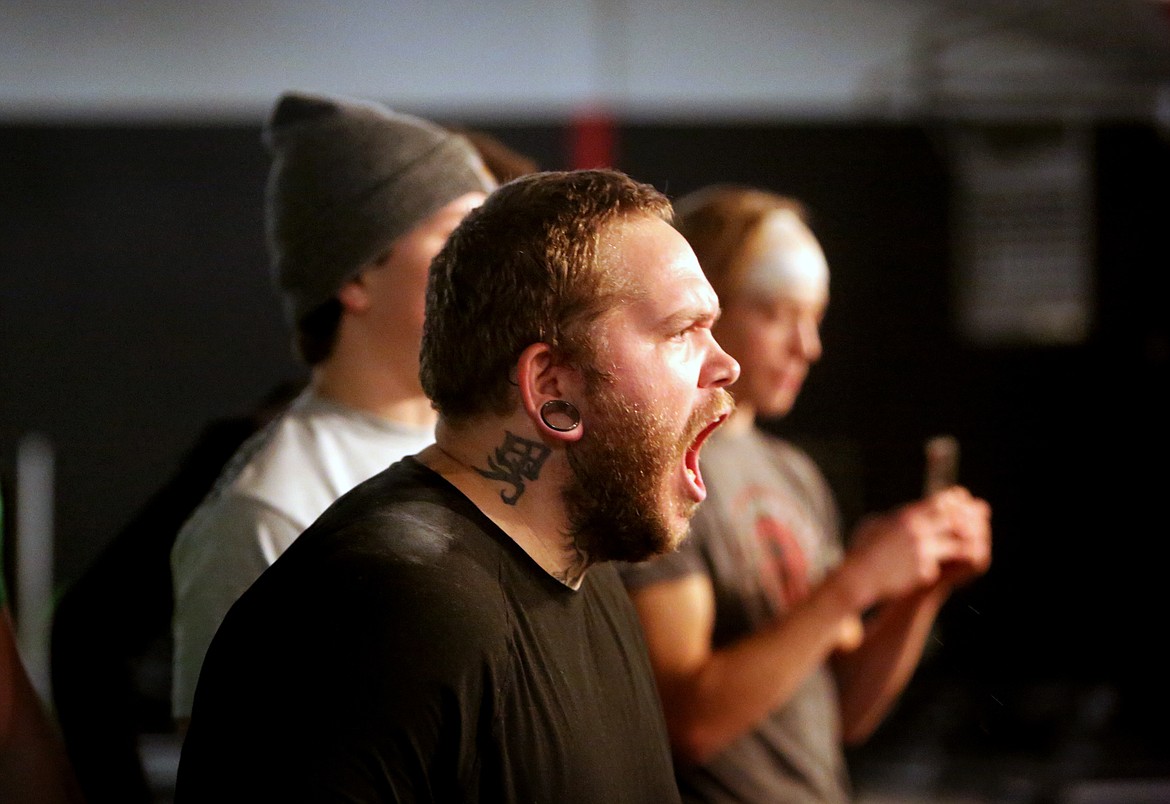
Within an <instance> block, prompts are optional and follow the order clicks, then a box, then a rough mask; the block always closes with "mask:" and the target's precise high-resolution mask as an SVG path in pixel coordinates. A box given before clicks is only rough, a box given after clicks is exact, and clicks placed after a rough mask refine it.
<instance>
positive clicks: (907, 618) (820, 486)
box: [623, 185, 991, 804]
mask: <svg viewBox="0 0 1170 804" xmlns="http://www.w3.org/2000/svg"><path fill="white" fill-rule="evenodd" d="M675 209H676V215H677V217H676V226H677V227H678V229H679V231H680V232H681V233H682V234H683V235H684V236H685V237H686V238H687V240H688V242H689V243H690V244H691V247H692V248H693V249H694V250H695V253H696V255H697V256H698V258H699V263H700V265H701V266H702V268H703V270H704V272H705V274H706V275H707V278H708V280H709V281H710V282H711V285H712V287H713V288H714V289H715V291H716V293H717V294H718V295H719V299H720V302H721V305H722V307H723V316H722V318H721V319H720V320H719V322H718V323H717V325H716V327H715V334H716V337H717V339H718V340H719V342H720V343H721V344H722V345H723V346H724V347H725V348H726V349H727V350H728V352H729V353H730V354H731V355H732V356H733V357H735V358H736V359H737V360H738V361H739V363H740V366H741V369H742V371H741V375H740V379H739V381H738V382H737V384H736V385H735V386H734V387H733V388H732V389H731V390H732V394H733V396H734V397H735V400H736V411H735V413H734V414H733V416H732V418H731V420H730V421H729V422H728V423H727V424H726V425H725V426H724V427H722V428H721V429H720V431H719V432H717V433H716V434H715V435H714V436H713V437H712V438H711V440H710V442H709V443H708V445H707V447H706V449H705V451H704V475H705V477H706V482H707V486H708V491H709V496H708V499H707V501H706V502H705V503H704V504H703V506H702V507H701V508H700V510H699V512H698V514H697V515H696V517H695V519H694V521H693V523H692V527H691V535H690V536H689V537H688V538H687V540H686V541H685V542H684V543H683V545H682V547H681V549H680V550H679V551H678V552H676V553H674V554H671V555H667V556H664V557H662V558H659V559H655V560H652V561H650V562H647V563H645V564H640V565H628V566H626V567H624V569H623V573H624V575H623V577H624V580H625V582H626V584H627V587H628V589H629V591H630V594H631V595H632V598H633V601H634V604H635V607H636V609H637V610H638V613H639V615H640V618H641V621H642V624H643V628H644V631H645V633H646V638H647V643H648V647H649V651H650V657H651V663H652V665H653V667H654V671H655V675H656V677H657V682H658V688H659V691H660V694H661V696H662V700H663V708H664V710H665V713H666V720H667V724H668V727H669V732H670V738H671V743H672V746H673V748H674V751H675V755H676V760H677V770H678V777H679V784H680V790H681V793H682V795H683V799H684V800H685V801H722V802H732V801H734V802H769V804H775V802H801V804H804V803H805V802H845V801H849V800H850V799H851V797H852V791H851V787H850V780H849V774H848V769H847V767H846V764H845V757H844V751H843V747H844V745H845V744H847V743H857V742H859V741H861V740H864V739H865V738H866V737H868V736H869V735H870V734H871V733H872V732H873V730H874V729H875V728H876V727H877V725H878V724H879V723H880V722H881V720H882V719H883V717H884V716H885V715H886V713H887V712H888V711H889V709H890V707H891V705H892V704H893V702H894V701H895V699H896V698H897V696H898V694H899V693H900V692H901V690H902V689H903V687H904V686H905V684H906V682H907V681H908V679H909V678H910V676H911V673H912V672H913V670H914V668H915V666H916V665H917V664H918V662H919V660H920V657H921V654H922V649H923V644H924V641H925V639H926V637H927V636H928V633H929V630H930V628H931V624H932V623H933V622H934V619H935V616H936V615H937V613H938V611H939V609H940V607H941V606H942V605H943V603H944V602H945V601H946V600H947V597H948V595H949V594H950V593H951V591H952V590H953V589H954V588H955V587H956V585H958V584H960V583H963V582H965V581H967V580H969V579H971V578H972V577H974V576H976V575H978V574H980V573H982V572H983V571H984V570H986V569H987V567H988V564H989V561H990V533H991V531H990V520H989V517H990V510H989V507H988V505H987V504H986V503H985V502H984V501H982V500H979V499H976V498H974V497H972V496H971V494H970V493H968V491H967V490H966V489H963V488H960V487H952V488H947V489H945V490H943V491H941V492H938V493H936V494H934V495H932V496H929V497H927V498H925V499H922V500H918V501H916V502H912V503H909V504H907V505H905V506H903V507H901V508H899V509H898V510H895V511H892V512H889V513H884V514H879V515H872V516H870V517H868V518H866V519H865V520H863V522H862V523H861V524H860V526H859V527H858V528H857V530H856V532H855V533H853V534H852V537H851V538H850V539H849V540H848V542H844V541H843V539H842V534H841V533H840V522H839V515H838V512H837V506H836V503H835V501H834V498H833V495H832V493H831V491H830V488H829V485H828V483H827V482H826V480H825V478H824V477H823V475H822V473H821V472H820V470H819V469H818V468H817V466H816V465H815V464H814V463H813V461H812V460H811V459H810V458H809V456H808V455H807V454H805V453H804V452H802V451H801V450H799V449H798V448H797V447H795V446H794V445H793V444H791V443H788V442H786V441H783V440H781V439H779V438H776V437H774V436H771V435H768V434H766V433H765V432H764V431H763V430H762V429H760V428H759V427H758V426H757V421H758V420H759V419H762V418H770V417H778V416H783V415H784V414H786V413H788V412H789V411H790V410H791V408H792V406H793V404H795V402H796V398H797V395H798V394H799V392H800V389H801V385H802V383H803V381H804V379H805V376H806V374H807V372H808V370H809V367H810V366H811V365H812V364H813V363H815V362H816V361H817V359H819V358H820V356H821V341H820V324H821V319H822V317H823V316H824V313H825V308H826V306H827V304H828V301H829V271H828V264H827V262H826V260H825V256H824V253H823V251H822V250H821V247H820V244H819V243H818V242H817V239H816V237H815V236H814V235H813V233H812V231H811V230H810V229H809V227H808V225H807V223H806V221H805V215H804V211H803V209H802V206H801V205H800V203H798V202H797V201H795V200H793V199H790V198H785V197H782V196H778V195H776V194H774V193H770V192H766V191H763V190H760V189H756V188H751V187H741V186H723V185H718V186H712V187H707V188H704V189H701V190H699V191H696V192H695V193H692V194H690V195H688V196H685V197H683V198H680V199H678V200H677V201H676V202H675ZM846 543H847V544H848V545H849V547H848V549H846V548H845V546H844V545H845V544H846Z"/></svg>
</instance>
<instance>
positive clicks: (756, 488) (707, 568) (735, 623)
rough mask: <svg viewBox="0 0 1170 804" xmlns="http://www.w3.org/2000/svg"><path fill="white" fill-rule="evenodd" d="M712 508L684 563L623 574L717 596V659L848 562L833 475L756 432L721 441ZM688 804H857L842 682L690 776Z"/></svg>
mask: <svg viewBox="0 0 1170 804" xmlns="http://www.w3.org/2000/svg"><path fill="white" fill-rule="evenodd" d="M702 471H703V478H704V481H705V483H706V485H707V490H708V498H707V500H706V501H705V502H704V503H703V504H702V505H701V506H699V510H698V512H697V513H696V515H695V518H694V520H693V522H692V524H691V532H690V535H689V536H688V537H687V539H686V540H685V541H684V542H683V544H682V546H681V547H680V548H679V550H678V551H677V552H675V553H671V554H669V555H666V556H662V557H660V558H657V559H653V560H651V561H648V562H645V563H642V564H627V565H623V566H622V576H623V580H624V581H625V583H626V586H627V587H629V588H636V587H641V586H647V585H650V584H653V583H657V582H662V581H666V580H672V579H676V578H680V577H683V576H686V575H689V574H692V573H703V574H706V575H708V576H709V577H710V579H711V583H712V584H713V586H714V591H715V626H714V634H713V642H714V646H713V647H714V648H716V649H718V648H721V647H724V646H726V645H728V644H731V643H733V642H736V641H738V640H739V639H742V638H743V637H745V636H747V635H749V634H751V633H754V632H755V631H757V630H759V629H760V628H763V627H765V626H767V625H769V624H770V623H772V622H774V621H775V620H776V619H777V618H782V617H783V616H784V614H785V612H786V611H788V610H789V609H790V608H791V607H792V606H793V605H794V604H795V603H797V602H798V601H800V600H801V599H802V598H803V597H804V595H806V594H807V593H808V591H809V590H810V589H811V588H812V587H813V586H815V585H816V584H817V583H819V582H820V581H821V579H823V578H824V576H825V573H826V572H827V571H828V570H829V569H830V568H832V567H833V566H834V565H836V564H837V563H838V562H839V561H840V560H841V556H842V546H841V545H842V542H841V526H840V516H839V514H838V511H837V507H836V504H835V501H834V499H833V495H832V492H831V490H830V488H829V485H828V482H827V481H826V480H825V478H824V476H823V474H822V473H821V472H820V470H819V469H818V468H817V467H816V465H815V464H814V463H813V461H812V459H811V458H809V456H808V455H807V454H805V453H804V452H803V451H801V450H800V449H799V448H797V447H796V446H794V445H792V444H790V443H788V442H785V441H782V440H780V439H777V438H774V437H772V436H769V435H766V434H765V433H763V432H762V431H760V430H758V429H757V430H753V431H751V432H750V433H748V434H745V435H738V434H737V435H729V434H727V433H726V432H723V431H717V432H716V433H715V434H714V435H713V436H712V438H711V439H710V441H709V442H708V443H707V445H706V446H705V447H704V448H703V457H702ZM678 774H679V787H680V791H681V793H682V796H683V800H684V801H707V802H715V801H718V802H769V803H770V804H776V803H777V802H800V803H801V804H804V803H805V802H846V801H849V800H850V799H851V796H852V793H851V790H850V784H849V779H848V773H847V769H846V765H845V758H844V752H843V745H842V740H841V726H840V707H839V704H838V699H837V688H836V683H835V680H834V678H833V675H832V672H831V670H830V668H829V667H828V666H827V665H822V666H821V667H820V668H819V669H818V670H817V671H816V672H814V673H813V674H812V675H811V676H810V677H809V678H808V679H806V680H805V682H804V683H803V684H802V685H801V687H800V688H799V690H798V691H797V692H796V694H795V695H794V696H793V698H792V699H791V700H790V701H789V702H788V703H787V704H786V705H785V706H783V707H780V708H778V709H776V710H775V711H773V712H772V713H771V714H770V715H769V716H768V717H767V719H765V720H764V721H763V722H761V723H760V724H759V725H758V727H757V728H755V729H753V730H752V731H751V732H749V733H748V734H746V735H744V736H742V737H740V738H739V739H738V740H736V741H735V742H734V743H732V744H731V745H730V746H728V747H727V748H726V749H724V750H723V751H722V752H721V753H720V754H719V755H718V756H716V757H715V758H714V759H713V760H711V761H710V762H708V763H707V764H706V765H704V766H702V767H692V768H686V767H681V766H680V767H679V769H678Z"/></svg>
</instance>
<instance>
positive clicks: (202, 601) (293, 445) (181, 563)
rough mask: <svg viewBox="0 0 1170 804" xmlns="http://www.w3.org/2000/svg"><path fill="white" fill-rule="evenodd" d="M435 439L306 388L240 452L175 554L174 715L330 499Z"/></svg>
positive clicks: (184, 712)
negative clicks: (245, 606) (244, 603)
mask: <svg viewBox="0 0 1170 804" xmlns="http://www.w3.org/2000/svg"><path fill="white" fill-rule="evenodd" d="M434 440H435V433H434V428H432V427H426V428H417V427H409V426H406V425H402V424H398V423H396V422H392V421H389V420H387V419H383V418H380V417H378V416H374V415H371V414H369V413H364V412H362V411H358V410H354V409H352V408H348V407H345V406H343V405H339V404H337V403H335V402H331V401H329V400H326V399H322V398H321V397H320V396H317V395H316V394H315V393H314V392H313V390H312V389H307V390H306V391H304V392H302V393H301V395H300V396H298V397H297V398H296V399H295V400H294V401H293V402H292V403H291V404H290V406H289V409H288V410H287V411H286V412H285V413H284V414H283V415H282V416H281V417H280V418H278V419H276V420H275V421H273V422H272V423H271V424H269V425H268V427H266V428H265V429H264V430H262V431H260V432H259V433H257V434H256V435H255V436H253V437H252V438H251V439H249V440H248V441H247V442H246V443H245V444H244V445H243V446H242V447H240V449H239V451H238V452H237V453H236V455H235V456H234V457H233V458H232V460H231V462H230V463H229V464H228V466H227V467H226V468H225V469H224V472H223V474H222V475H221V476H220V478H219V480H217V481H216V485H215V487H214V488H213V489H212V491H211V492H210V493H209V494H208V496H207V498H206V499H205V500H204V501H203V502H202V503H201V504H200V505H199V507H198V508H197V509H196V510H195V512H194V513H193V514H192V515H191V516H190V517H189V518H188V520H187V522H186V523H185V524H184V525H183V528H182V529H181V530H180V531H179V535H178V536H177V537H176V539H175V544H174V547H173V548H172V549H171V578H172V583H173V586H174V593H175V613H174V619H173V622H172V635H173V638H174V660H173V664H174V667H173V682H172V684H173V685H172V689H171V709H172V714H173V715H174V716H175V717H176V718H186V717H188V716H189V715H190V714H191V699H192V697H193V696H194V694H195V682H196V680H197V679H198V677H199V669H200V667H201V666H202V664H203V656H204V654H205V653H206V652H207V646H208V645H209V644H210V643H211V638H212V637H213V636H214V635H215V631H216V629H217V628H218V627H219V624H220V623H221V622H222V621H223V618H224V615H225V614H227V611H228V609H229V608H231V606H232V604H233V603H235V602H236V600H237V599H238V598H239V597H240V595H241V594H243V592H244V590H245V589H247V588H248V587H249V586H250V585H251V584H252V582H253V581H255V580H256V578H258V577H259V576H260V573H262V572H263V571H264V570H265V569H267V568H268V566H269V565H270V564H272V562H273V561H275V560H276V558H277V557H278V556H279V555H280V554H281V553H283V552H284V551H285V549H287V548H288V546H289V545H290V544H292V542H293V540H294V539H296V538H297V537H298V536H300V534H301V533H302V532H303V531H304V530H305V528H307V527H308V526H309V525H311V524H312V523H313V521H314V520H315V519H316V518H317V517H318V516H320V514H321V512H322V511H324V510H325V509H326V508H327V507H328V506H329V505H330V504H331V503H332V502H333V501H334V500H336V499H337V498H338V497H340V496H341V495H342V494H344V493H345V492H347V491H349V490H350V489H351V488H353V487H354V486H356V485H357V484H358V483H360V482H362V481H363V480H366V479H368V478H370V477H372V476H374V475H375V474H377V473H378V472H380V471H382V470H383V469H385V468H386V467H387V466H389V465H390V464H392V463H394V462H395V461H397V460H398V459H400V458H402V457H403V456H406V455H413V454H414V453H416V452H418V451H419V450H421V449H423V448H424V447H426V446H427V445H429V444H431V443H432V442H433V441H434Z"/></svg>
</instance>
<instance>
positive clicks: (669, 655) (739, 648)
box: [631, 501, 960, 763]
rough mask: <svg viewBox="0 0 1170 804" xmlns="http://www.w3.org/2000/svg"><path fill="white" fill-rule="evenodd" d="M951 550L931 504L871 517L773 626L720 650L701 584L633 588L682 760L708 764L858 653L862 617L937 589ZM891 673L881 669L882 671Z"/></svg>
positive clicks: (876, 647) (954, 550)
mask: <svg viewBox="0 0 1170 804" xmlns="http://www.w3.org/2000/svg"><path fill="white" fill-rule="evenodd" d="M955 542H956V540H955V539H953V538H951V536H950V522H949V520H948V519H947V518H946V517H945V516H944V514H943V512H942V511H941V510H940V509H939V507H938V506H937V505H935V504H934V503H931V502H927V501H922V502H918V503H912V504H909V505H907V506H903V507H902V508H900V509H898V510H897V511H895V512H892V513H890V514H884V515H881V516H874V517H871V518H870V519H869V520H868V521H867V523H866V525H865V527H864V529H863V531H862V534H861V538H860V539H859V542H858V544H857V546H856V547H855V548H853V549H851V550H850V551H849V552H848V553H847V554H846V556H845V558H844V560H843V561H842V562H841V564H840V565H839V566H838V567H837V568H836V569H834V570H833V571H831V572H830V573H829V575H828V576H826V578H825V579H824V581H822V583H821V584H819V585H818V586H817V587H816V588H815V589H814V590H813V591H812V592H811V593H810V595H809V596H808V597H807V598H806V599H805V600H803V601H802V602H801V603H799V604H798V605H796V606H794V607H793V608H792V609H791V610H789V611H788V612H786V613H785V614H784V615H783V617H781V618H780V619H778V620H777V621H776V622H775V623H773V624H772V625H771V626H770V627H767V628H765V629H762V630H760V631H757V632H756V633H754V634H752V635H750V636H747V637H745V638H743V639H741V640H739V641H737V642H735V643H734V644H731V645H729V646H727V647H725V648H721V649H719V650H715V649H714V648H713V646H712V643H711V638H712V631H713V626H714V619H715V598H714V591H713V589H712V586H711V582H710V580H709V578H708V577H707V576H705V575H703V574H701V573H692V574H690V575H687V576H684V577H682V578H678V579H676V580H671V581H664V582H660V583H656V584H652V585H648V586H643V587H639V588H635V589H633V590H631V598H632V599H633V601H634V606H635V608H636V609H637V611H638V614H639V617H640V618H641V620H642V625H643V631H644V633H645V635H646V642H647V647H648V649H649V652H650V660H651V664H652V666H653V668H654V672H655V675H656V679H657V682H658V687H659V693H660V695H661V696H662V701H663V709H664V711H665V714H666V721H667V727H668V729H669V731H670V737H671V742H672V745H673V747H674V749H675V751H676V754H677V755H678V756H679V758H680V759H682V760H683V761H686V762H693V763H702V762H704V761H706V760H708V759H710V758H711V757H712V756H714V755H715V754H717V753H718V752H719V751H720V750H722V749H723V748H725V747H726V746H727V745H728V744H730V743H731V742H732V741H733V740H735V739H736V738H738V737H739V736H740V735H742V734H744V733H746V732H748V731H749V730H750V729H752V728H753V727H755V725H756V724H758V723H759V722H760V721H761V720H762V719H763V718H764V717H766V716H767V714H768V713H769V712H771V711H772V710H773V709H775V708H777V707H779V706H782V705H783V704H784V703H786V702H787V701H788V699H789V698H790V697H791V696H792V694H793V693H794V692H795V691H796V689H797V688H798V687H799V685H800V684H801V683H802V682H803V681H804V680H805V679H806V678H807V677H808V675H809V674H810V673H811V672H813V670H814V669H815V668H816V667H818V666H819V665H820V664H822V663H823V662H825V661H826V660H827V659H828V658H829V656H830V655H831V654H832V653H833V652H834V651H836V650H837V649H842V651H848V650H852V649H854V648H856V647H857V646H858V642H859V640H860V638H861V635H860V628H861V626H860V618H861V615H862V614H863V613H865V612H866V611H868V610H870V609H871V608H872V607H873V606H874V605H876V604H877V603H879V602H880V601H883V600H890V599H894V598H899V597H902V596H905V595H908V594H910V593H912V592H913V591H914V590H918V589H926V588H929V587H931V586H932V585H934V584H936V583H937V582H938V581H939V579H940V569H939V567H940V562H943V561H952V560H959V559H960V556H959V548H958V546H957V544H956V543H955ZM930 620H931V621H932V620H933V615H931V617H930ZM891 622H892V621H891ZM873 626H874V627H875V628H876V629H877V630H876V631H874V633H873V636H879V635H882V634H884V633H885V630H886V628H887V627H888V626H886V625H884V624H883V620H882V618H881V617H879V619H878V620H877V621H875V623H874V624H873ZM923 638H924V637H923ZM882 648H885V649H886V650H888V648H889V643H888V642H887V641H886V639H884V638H879V639H877V640H876V641H874V642H873V643H872V644H871V648H870V649H871V650H872V651H873V653H872V654H870V657H871V659H870V660H871V661H877V657H879V656H880V655H881V654H880V649H882ZM919 653H920V650H919ZM871 666H873V665H871ZM896 667H900V665H899V664H898V663H897V662H887V663H886V665H885V667H884V668H883V669H891V670H892V669H894V668H896ZM874 688H875V689H878V690H881V689H884V688H885V684H884V682H875V683H874ZM859 690H860V687H859Z"/></svg>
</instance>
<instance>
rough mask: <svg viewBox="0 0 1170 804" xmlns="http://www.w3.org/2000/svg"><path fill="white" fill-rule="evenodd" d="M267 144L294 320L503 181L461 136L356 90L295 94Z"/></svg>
mask: <svg viewBox="0 0 1170 804" xmlns="http://www.w3.org/2000/svg"><path fill="white" fill-rule="evenodd" d="M264 143H265V144H266V145H267V146H268V149H269V150H270V152H271V153H272V157H273V161H272V167H271V170H270V172H269V175H268V186H267V192H266V197H265V226H266V233H267V236H268V248H269V253H270V256H271V259H272V271H273V275H274V278H275V280H276V283H277V284H278V286H279V288H280V292H281V295H282V297H283V300H284V308H285V313H286V314H287V316H288V317H289V319H290V321H291V322H292V323H294V324H295V323H296V322H297V321H299V320H300V319H301V317H302V316H304V315H305V314H306V313H308V312H310V311H311V310H313V309H315V308H316V307H318V306H320V305H321V304H323V303H324V302H326V301H328V300H329V299H331V298H333V297H334V295H335V294H336V293H337V291H338V289H339V288H340V287H341V286H342V285H343V284H345V282H346V281H348V280H349V279H351V278H352V277H353V276H354V275H355V274H356V273H357V272H358V270H359V269H360V268H361V267H362V266H363V265H365V264H366V263H367V262H369V261H370V260H372V259H375V258H377V257H378V256H379V255H380V254H381V253H382V252H383V251H385V250H386V248H387V247H388V246H389V245H390V243H391V242H393V241H394V240H395V239H397V238H398V237H400V236H402V235H404V234H406V233H407V232H408V231H410V230H411V229H412V228H414V226H416V225H417V224H418V223H420V222H421V221H423V220H424V219H426V218H427V217H429V216H430V215H431V214H433V213H434V212H436V211H438V210H439V209H440V208H442V207H444V206H446V205H447V204H449V203H450V202H451V201H454V200H455V199H456V198H459V197H460V196H462V195H464V194H466V193H469V192H473V191H476V190H480V191H483V192H491V191H492V189H494V187H495V182H494V180H493V179H492V178H491V174H490V173H489V172H488V171H487V169H486V168H485V167H484V164H483V161H482V160H481V159H480V157H479V154H478V152H477V151H476V150H475V149H474V148H473V147H472V145H471V143H470V142H468V141H467V140H466V139H465V138H463V137H462V136H458V135H455V134H453V133H451V132H449V131H446V130H445V129H443V128H441V127H439V126H437V125H435V124H433V123H430V122H428V121H426V120H422V119H420V118H417V117H413V116H411V115H408V114H401V113H397V112H393V111H391V110H389V109H387V108H386V107H384V106H381V105H379V104H377V103H372V102H369V101H363V100H358V99H354V98H345V97H340V96H326V95H310V94H306V93H300V92H287V93H285V94H284V95H282V96H281V97H280V99H279V100H278V101H277V103H276V106H275V107H274V109H273V112H272V116H271V117H270V118H269V120H268V122H267V124H266V125H265V127H264Z"/></svg>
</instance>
